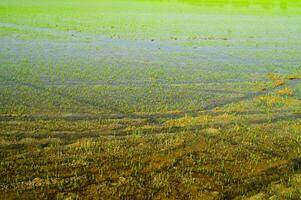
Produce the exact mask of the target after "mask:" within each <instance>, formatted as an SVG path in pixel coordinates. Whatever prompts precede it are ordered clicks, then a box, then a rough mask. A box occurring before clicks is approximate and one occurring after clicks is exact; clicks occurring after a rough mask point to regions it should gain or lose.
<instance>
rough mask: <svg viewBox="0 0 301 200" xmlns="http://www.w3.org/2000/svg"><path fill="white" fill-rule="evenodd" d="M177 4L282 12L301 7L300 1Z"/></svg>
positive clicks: (192, 1) (215, 0)
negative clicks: (276, 10) (258, 8)
mask: <svg viewBox="0 0 301 200" xmlns="http://www.w3.org/2000/svg"><path fill="white" fill-rule="evenodd" d="M178 2H184V3H189V4H194V5H200V6H213V7H225V6H231V7H235V8H248V7H251V6H252V7H253V6H257V7H262V8H264V9H272V8H280V9H282V10H287V9H288V8H295V7H301V0H178Z"/></svg>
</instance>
